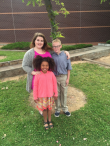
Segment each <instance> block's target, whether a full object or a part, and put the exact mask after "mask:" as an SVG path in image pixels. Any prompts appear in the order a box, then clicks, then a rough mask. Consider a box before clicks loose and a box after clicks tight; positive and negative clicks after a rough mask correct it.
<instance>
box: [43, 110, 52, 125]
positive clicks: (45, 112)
mask: <svg viewBox="0 0 110 146" xmlns="http://www.w3.org/2000/svg"><path fill="white" fill-rule="evenodd" d="M47 115H48V121H49V126H50V128H53V126H52V125H53V124H52V123H51V110H49V109H46V110H44V111H43V117H44V122H46V123H47ZM46 126H48V124H45V127H46Z"/></svg>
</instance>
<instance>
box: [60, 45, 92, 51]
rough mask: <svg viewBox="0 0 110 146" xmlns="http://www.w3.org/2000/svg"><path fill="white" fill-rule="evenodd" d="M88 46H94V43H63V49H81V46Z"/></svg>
mask: <svg viewBox="0 0 110 146" xmlns="http://www.w3.org/2000/svg"><path fill="white" fill-rule="evenodd" d="M87 47H92V44H78V45H62V49H61V50H66V51H70V50H76V49H81V48H87Z"/></svg>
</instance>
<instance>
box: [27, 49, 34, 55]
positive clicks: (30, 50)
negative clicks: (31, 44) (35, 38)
mask: <svg viewBox="0 0 110 146" xmlns="http://www.w3.org/2000/svg"><path fill="white" fill-rule="evenodd" d="M32 52H34V48H31V49H29V50H28V51H27V52H26V54H30V53H32Z"/></svg>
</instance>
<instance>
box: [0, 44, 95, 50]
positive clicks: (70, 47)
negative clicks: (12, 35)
mask: <svg viewBox="0 0 110 146" xmlns="http://www.w3.org/2000/svg"><path fill="white" fill-rule="evenodd" d="M48 45H49V46H50V47H52V43H48ZM29 46H30V42H16V43H12V44H8V45H6V46H3V47H2V48H1V49H10V50H14V49H15V50H28V49H29V48H30V47H29ZM87 47H92V44H78V45H62V49H61V50H67V51H70V50H75V49H81V48H87Z"/></svg>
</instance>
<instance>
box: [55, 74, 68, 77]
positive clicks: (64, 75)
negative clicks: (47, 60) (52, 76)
mask: <svg viewBox="0 0 110 146" xmlns="http://www.w3.org/2000/svg"><path fill="white" fill-rule="evenodd" d="M66 75H67V74H66ZM62 76H65V75H64V74H60V75H57V76H56V77H62Z"/></svg>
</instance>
